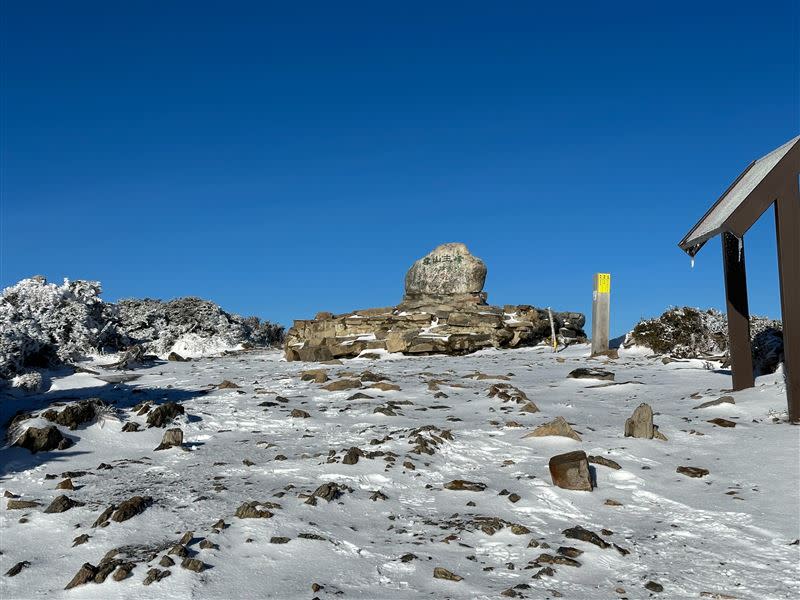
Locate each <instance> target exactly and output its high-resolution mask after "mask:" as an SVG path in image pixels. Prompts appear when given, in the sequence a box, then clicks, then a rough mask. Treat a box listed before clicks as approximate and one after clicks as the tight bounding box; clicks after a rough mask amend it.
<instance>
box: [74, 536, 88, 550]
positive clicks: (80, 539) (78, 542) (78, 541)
mask: <svg viewBox="0 0 800 600" xmlns="http://www.w3.org/2000/svg"><path fill="white" fill-rule="evenodd" d="M90 539H91V537H90V536H89V535H88V534H86V533H83V534H81V535H79V536H78V537H76V538H75V539H74V540H72V547H73V548H74V547H75V546H80V545H81V544H85V543H86V542H88V541H89V540H90Z"/></svg>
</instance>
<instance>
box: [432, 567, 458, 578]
mask: <svg viewBox="0 0 800 600" xmlns="http://www.w3.org/2000/svg"><path fill="white" fill-rule="evenodd" d="M433 577H434V578H435V579H447V580H448V581H461V580H462V579H464V578H463V577H461V576H460V575H456V574H455V573H453V572H452V571H448V570H447V569H445V568H444V567H436V568H435V569H434V570H433Z"/></svg>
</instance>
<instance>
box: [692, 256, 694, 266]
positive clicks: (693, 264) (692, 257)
mask: <svg viewBox="0 0 800 600" xmlns="http://www.w3.org/2000/svg"><path fill="white" fill-rule="evenodd" d="M692 268H693V269H694V256H693V257H692Z"/></svg>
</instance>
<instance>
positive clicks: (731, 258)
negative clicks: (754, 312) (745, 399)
mask: <svg viewBox="0 0 800 600" xmlns="http://www.w3.org/2000/svg"><path fill="white" fill-rule="evenodd" d="M722 261H723V265H724V268H725V298H726V300H727V305H728V340H729V343H730V352H731V370H732V372H733V389H734V390H743V389H746V388H750V387H753V386H754V385H755V378H754V377H753V354H752V350H751V346H750V310H749V308H748V304H747V275H746V274H745V262H744V239H741V240H740V239H739V238H737V237H736V236H735V235H733V234H732V233H728V232H727V231H726V232H723V234H722Z"/></svg>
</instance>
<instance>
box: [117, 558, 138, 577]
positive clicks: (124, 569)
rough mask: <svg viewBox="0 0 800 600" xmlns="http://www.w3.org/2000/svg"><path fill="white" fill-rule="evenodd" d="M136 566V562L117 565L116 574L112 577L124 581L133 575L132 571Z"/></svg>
mask: <svg viewBox="0 0 800 600" xmlns="http://www.w3.org/2000/svg"><path fill="white" fill-rule="evenodd" d="M135 566H136V563H132V562H127V563H123V564H121V565H119V566H118V567H117V570H116V571H114V575H113V576H112V578H113V579H114V581H122V580H124V579H127V578H128V577H130V576H131V572H132V571H133V569H134V567H135Z"/></svg>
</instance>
